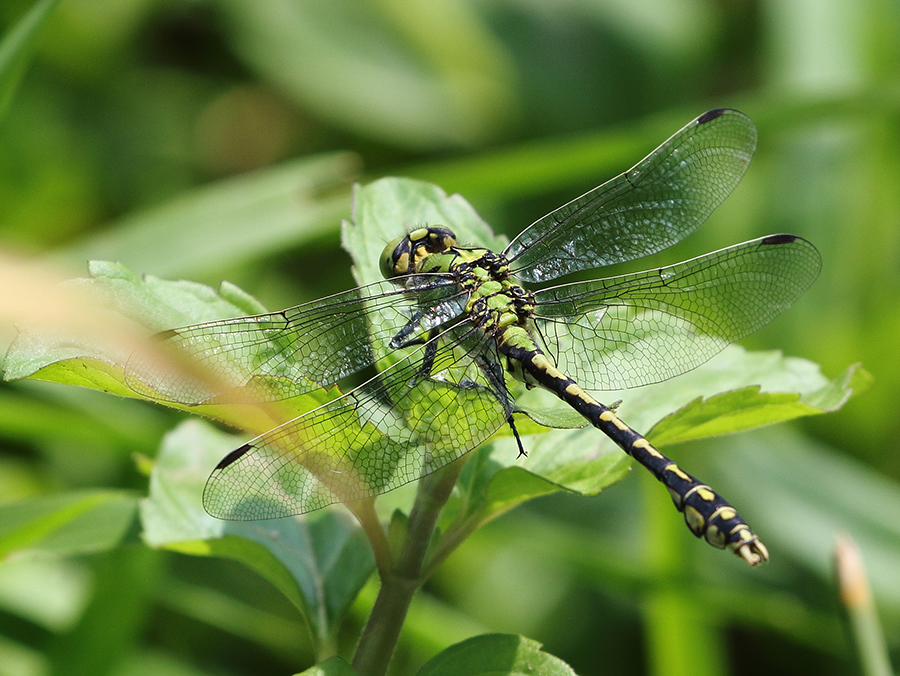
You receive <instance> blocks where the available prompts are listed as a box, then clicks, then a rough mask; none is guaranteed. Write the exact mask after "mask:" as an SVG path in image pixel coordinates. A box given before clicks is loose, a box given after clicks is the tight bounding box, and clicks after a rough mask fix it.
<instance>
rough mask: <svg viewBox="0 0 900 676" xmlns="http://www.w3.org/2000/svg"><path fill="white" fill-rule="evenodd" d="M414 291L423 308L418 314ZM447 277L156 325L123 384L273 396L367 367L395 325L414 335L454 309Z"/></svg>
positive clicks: (170, 391) (201, 397) (189, 396)
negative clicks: (165, 327)
mask: <svg viewBox="0 0 900 676" xmlns="http://www.w3.org/2000/svg"><path fill="white" fill-rule="evenodd" d="M423 293H427V295H428V299H429V303H430V306H429V308H428V310H427V311H425V312H420V311H419V309H418V308H419V307H420V303H421V297H422V294H423ZM459 295H460V294H459V291H458V288H457V286H456V285H455V283H453V282H452V280H450V279H449V278H448V277H445V276H440V275H418V276H412V277H409V278H405V279H404V280H403V285H402V286H401V285H398V284H397V283H393V282H389V281H384V282H378V283H375V284H369V285H366V286H362V287H357V288H355V289H351V290H349V291H344V292H342V293H338V294H335V295H332V296H328V297H326V298H322V299H319V300H316V301H312V302H309V303H304V304H302V305H297V306H295V307H292V308H289V309H287V310H282V311H281V312H272V313H269V314H263V315H255V316H251V317H240V318H236V319H225V320H221V321H215V322H208V323H205V324H196V325H194V326H187V327H184V328H179V329H172V330H169V331H164V332H162V333H160V334H158V335H157V336H156V337H155V341H153V343H154V344H151V345H149V346H148V347H147V348H146V349H142V350H138V351H136V352H135V353H134V354H133V355H132V356H131V358H130V359H129V360H128V363H127V364H126V366H125V377H126V382H127V383H128V385H129V387H131V388H132V389H133V390H134V391H135V392H137V393H138V394H141V395H143V396H146V397H149V398H153V399H160V400H164V401H172V402H179V403H182V404H208V403H223V402H225V403H227V402H235V401H246V400H252V401H257V402H261V401H277V400H281V399H287V398H290V397H294V396H298V395H300V394H304V393H306V392H310V391H312V390H314V389H317V388H319V387H323V386H328V385H331V384H334V383H337V382H339V381H340V380H341V379H342V378H344V377H346V376H348V375H350V374H353V373H356V372H358V371H360V370H362V369H365V368H367V367H368V366H371V365H372V364H373V363H374V362H375V360H376V359H378V358H379V357H381V356H383V355H384V353H385V352H386V351H387V350H386V348H385V346H386V345H387V343H388V342H389V341H390V339H391V338H392V337H393V336H394V335H396V334H397V332H398V331H400V329H401V328H402V327H404V326H407V325H408V324H410V322H413V326H411V327H410V328H411V329H414V332H424V331H427V330H428V329H430V328H433V327H434V326H440V324H441V323H443V322H445V321H448V319H449V318H452V317H454V316H455V315H456V314H458V313H459V311H460V310H461V307H462V305H461V302H460V301H459Z"/></svg>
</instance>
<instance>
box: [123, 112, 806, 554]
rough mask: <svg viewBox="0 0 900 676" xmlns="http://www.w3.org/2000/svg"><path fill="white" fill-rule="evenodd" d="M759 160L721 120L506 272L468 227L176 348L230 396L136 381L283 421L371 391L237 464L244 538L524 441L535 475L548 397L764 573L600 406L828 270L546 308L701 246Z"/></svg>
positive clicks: (743, 132) (777, 270)
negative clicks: (598, 271) (682, 245)
mask: <svg viewBox="0 0 900 676" xmlns="http://www.w3.org/2000/svg"><path fill="white" fill-rule="evenodd" d="M756 142H757V133H756V128H755V126H754V125H753V123H752V122H751V120H750V119H749V118H748V117H746V116H745V115H744V114H742V113H740V112H738V111H736V110H732V109H716V110H711V111H709V112H706V113H704V114H703V115H701V116H699V117H697V118H696V119H694V120H692V121H691V122H690V123H688V124H687V125H686V126H685V127H683V128H682V129H681V130H679V131H678V132H676V133H675V134H674V135H673V136H672V137H671V138H669V139H668V140H667V141H665V142H664V143H663V144H662V145H660V146H659V147H658V148H657V149H656V150H654V151H653V152H652V153H650V154H649V155H648V156H647V157H645V158H644V159H643V160H641V161H640V162H638V163H637V164H636V165H635V166H634V167H632V168H631V169H629V170H628V171H626V172H624V173H622V174H620V175H619V176H616V177H615V178H613V179H611V180H609V181H607V182H606V183H603V184H602V185H600V186H598V187H596V188H594V189H593V190H590V191H589V192H587V193H585V194H584V195H582V196H580V197H578V198H576V199H574V200H572V201H571V202H569V203H567V204H565V205H563V206H561V207H559V208H558V209H556V210H555V211H553V212H551V213H549V214H547V215H546V216H544V217H543V218H540V219H538V220H537V221H535V222H534V223H533V224H532V225H530V226H529V227H528V228H526V229H525V230H524V231H522V232H521V233H520V234H519V235H518V236H517V237H515V238H514V239H513V241H512V242H511V243H510V244H509V245H508V246H507V247H506V248H505V249H504V250H503V251H502V252H500V253H496V252H493V251H490V250H488V249H485V248H480V247H478V246H472V245H466V244H463V243H461V242H459V241H458V240H457V237H456V235H455V234H454V231H453V230H452V227H451V225H447V224H427V225H422V226H420V227H416V228H415V229H413V230H412V231H411V232H407V234H405V235H403V236H401V237H399V238H398V239H397V240H395V241H393V242H391V243H390V244H388V246H387V247H386V248H385V249H384V253H383V254H382V256H381V260H380V265H381V271H382V273H383V275H384V277H385V279H384V280H382V281H380V282H375V283H372V284H367V285H363V286H360V287H357V288H354V289H350V290H348V291H344V292H341V293H337V294H334V295H331V296H328V297H325V298H322V299H319V300H315V301H312V302H308V303H304V304H301V305H297V306H295V307H292V308H289V309H286V310H282V311H279V312H272V313H268V314H260V315H255V316H250V317H240V318H235V319H225V320H220V321H212V322H207V323H203V324H197V325H194V326H188V327H184V328H177V329H172V330H168V331H164V332H163V333H161V334H158V336H157V340H158V341H159V342H161V343H163V344H164V345H165V346H166V347H169V348H171V349H173V350H175V351H176V352H177V353H178V354H179V355H182V356H184V357H185V358H186V359H189V360H190V361H191V363H194V364H196V365H197V367H198V368H202V369H203V370H204V371H206V372H209V373H212V374H214V375H215V376H216V378H215V380H213V381H210V380H202V379H198V378H195V377H192V376H190V375H185V374H184V372H183V371H181V370H176V369H167V368H165V367H162V366H160V365H159V364H158V362H157V361H155V360H153V359H152V358H151V357H149V356H146V355H143V354H141V353H136V354H135V355H134V356H132V358H131V359H130V360H129V362H128V364H127V365H126V367H125V371H126V381H127V382H128V384H129V386H130V387H131V388H132V389H133V390H135V391H136V392H137V393H139V394H142V395H144V396H147V397H152V398H156V399H161V400H164V401H169V402H177V403H181V404H188V405H199V404H210V403H227V402H229V401H235V400H237V399H238V398H243V400H246V399H247V398H250V399H253V400H259V401H280V400H286V399H290V398H292V397H297V396H300V395H303V394H306V393H309V392H312V391H314V390H316V389H319V390H321V388H323V387H326V386H329V385H331V384H337V383H342V382H351V386H350V387H345V388H344V389H345V390H346V391H345V392H342V391H341V390H340V389H338V390H337V393H336V394H335V395H334V397H333V398H332V399H330V400H329V401H327V403H324V404H322V405H319V406H317V407H315V408H313V409H312V410H309V411H307V412H304V413H302V415H299V416H298V417H294V418H292V419H290V420H288V421H286V422H284V423H282V424H280V425H278V426H277V427H274V428H273V429H271V430H269V431H267V432H265V433H264V434H262V435H260V436H257V437H256V438H254V439H252V440H251V441H248V442H247V443H245V444H243V445H241V446H240V447H239V448H237V449H235V450H234V451H232V452H231V453H229V454H228V455H227V456H226V457H225V458H223V459H222V461H221V462H219V464H218V465H217V466H216V467H215V469H214V470H213V472H212V474H211V476H210V478H209V480H208V482H207V484H206V487H205V489H204V494H203V504H204V507H205V509H206V510H207V512H209V514H211V515H212V516H214V517H218V518H221V519H230V520H257V519H272V518H280V517H286V516H292V515H297V514H302V513H305V512H310V511H312V510H316V509H320V508H322V507H325V506H327V505H330V504H333V503H336V502H353V501H356V500H361V499H364V498H371V497H374V496H377V495H379V494H381V493H384V492H387V491H390V490H392V489H395V488H397V487H399V486H401V485H404V484H406V483H408V482H411V481H415V480H417V479H420V478H421V477H423V476H425V475H427V474H429V473H431V472H434V471H436V470H438V469H440V468H442V467H444V466H446V465H448V464H449V463H451V462H453V461H455V460H457V459H458V458H460V457H461V456H463V455H464V454H466V453H468V452H469V451H470V450H472V449H474V448H476V447H477V446H479V445H480V444H481V443H482V442H484V441H486V440H487V439H489V438H490V437H491V436H492V435H494V434H495V432H497V431H498V430H499V429H500V428H502V427H503V426H508V427H509V428H510V429H511V430H512V433H513V435H514V436H515V439H516V441H517V443H518V447H519V453H520V455H524V454H525V450H524V448H523V444H522V440H521V438H520V436H519V434H518V431H517V429H516V423H515V417H514V414H515V413H517V412H519V409H518V408H517V404H516V400H515V396H514V394H513V392H514V391H517V388H518V390H521V389H531V388H543V389H545V390H549V391H550V392H551V393H553V394H554V395H556V397H558V398H559V399H560V400H561V401H562V402H564V403H565V404H566V405H568V406H570V407H571V408H572V409H574V410H575V411H576V412H577V413H578V414H580V415H581V416H582V417H583V418H584V420H585V421H586V424H587V423H589V424H590V425H593V426H594V427H595V428H597V429H598V430H600V431H601V432H602V433H604V434H606V435H607V436H608V437H609V438H610V439H612V441H614V442H615V443H616V444H617V445H618V446H619V447H620V448H621V449H622V450H623V451H624V452H625V453H627V454H628V455H630V456H631V457H632V458H633V459H634V460H636V461H637V462H638V463H639V464H641V465H642V466H643V467H645V468H646V469H647V470H649V471H650V472H651V473H652V474H653V476H655V477H656V478H657V479H658V480H659V481H660V482H661V483H662V484H663V485H664V486H665V487H666V488H667V489H668V491H669V493H670V495H671V497H672V500H673V502H674V505H675V507H676V509H677V510H678V511H679V512H681V513H682V514H683V516H684V519H685V522H686V523H687V526H688V528H689V529H690V531H691V532H692V533H693V534H694V535H696V536H697V537H698V538H704V539H705V540H706V541H707V542H709V543H710V544H712V545H713V546H715V547H717V548H720V549H726V548H727V549H729V550H731V551H733V552H734V553H736V554H737V555H738V556H740V557H741V558H742V559H743V560H745V561H746V562H747V563H748V564H750V565H751V566H752V565H756V564H758V563H760V562H762V561H766V560H768V556H769V555H768V551H767V549H766V547H765V546H764V545H763V544H762V542H761V541H760V539H759V537H758V536H757V535H756V534H755V533H754V532H753V530H752V529H751V528H750V526H749V525H748V524H747V522H746V521H745V520H744V519H743V518H742V517H741V516H740V515H739V514H738V512H737V510H736V509H735V508H734V507H732V506H731V505H730V504H729V503H728V502H727V501H726V500H725V499H724V498H723V497H722V496H720V495H719V494H718V493H717V492H716V491H714V490H713V489H712V488H711V487H710V486H708V485H707V484H705V483H703V482H701V481H700V480H699V479H697V478H695V477H694V476H692V475H690V474H688V473H687V472H686V471H684V470H682V469H681V468H680V467H679V466H678V465H677V464H676V463H675V462H674V461H673V460H671V459H669V458H667V457H666V456H665V455H663V454H662V453H661V452H660V451H659V450H658V449H656V448H655V447H654V446H653V445H652V444H651V443H650V442H649V441H648V440H647V439H646V438H645V437H644V436H642V435H641V434H640V433H638V432H637V431H635V430H634V429H632V428H631V427H629V426H628V425H627V424H626V423H625V422H623V421H622V420H621V419H620V418H619V416H618V415H617V413H616V410H615V408H616V405H615V404H614V405H612V406H607V405H605V404H603V403H601V402H600V401H599V400H598V399H596V398H595V396H594V395H593V394H591V392H594V391H603V390H619V389H625V388H632V387H638V386H641V385H647V384H650V383H657V382H661V381H664V380H667V379H669V378H672V377H675V376H677V375H679V374H682V373H685V372H686V371H689V370H691V369H693V368H695V367H697V366H699V365H700V364H702V363H703V362H705V361H707V360H708V359H710V358H711V357H712V356H714V355H715V354H717V353H718V352H720V351H721V350H722V349H723V348H724V347H725V346H726V345H728V344H729V343H731V342H733V341H736V340H739V339H740V338H743V337H744V336H746V335H748V334H749V333H751V332H753V331H755V330H756V329H758V328H759V327H760V326H762V325H763V324H765V323H767V322H768V321H770V320H771V319H772V318H774V317H775V316H776V315H778V314H779V313H781V312H782V311H783V310H785V309H786V308H787V307H788V306H789V305H791V303H793V302H794V301H795V300H796V299H797V298H799V297H800V296H801V295H802V294H803V293H804V292H805V291H806V289H807V288H808V287H809V286H810V285H811V284H812V283H813V281H814V280H815V278H816V276H817V275H818V273H819V270H820V267H821V259H820V256H819V254H818V252H817V250H816V248H815V247H814V246H813V245H812V244H811V243H810V242H808V241H807V240H805V239H803V238H801V237H798V236H795V235H789V234H775V235H769V236H766V237H761V238H758V239H754V240H750V241H748V242H744V243H741V244H737V245H733V246H730V247H727V248H724V249H721V250H719V251H715V252H712V253H708V254H705V255H702V256H699V257H696V258H693V259H691V260H687V261H684V262H681V263H677V264H675V265H667V266H664V267H658V268H655V269H651V270H647V271H642V272H635V273H629V274H624V275H618V276H613V277H607V278H600V279H592V280H588V281H573V282H568V283H562V284H554V285H550V286H546V283H548V282H552V281H553V280H556V279H557V278H559V277H563V276H566V275H570V274H573V273H577V272H581V271H584V270H591V269H595V268H601V267H604V266H608V265H612V264H616V263H622V262H625V261H631V260H634V259H637V258H640V257H643V256H647V255H649V254H653V253H656V252H658V251H660V250H663V249H665V248H667V247H670V246H672V245H673V244H675V243H676V242H678V241H679V240H681V239H682V238H683V237H685V236H686V235H688V234H689V233H691V232H692V231H693V230H695V229H696V228H697V227H698V226H699V225H701V224H702V223H703V222H704V221H705V220H706V219H707V217H708V216H709V215H710V213H711V212H712V211H713V210H714V209H715V208H716V207H717V206H718V205H719V204H720V203H721V202H722V201H723V200H724V199H725V198H726V197H727V196H728V195H729V194H730V193H731V192H732V190H733V189H734V188H735V186H736V185H737V184H738V182H739V181H740V179H741V177H742V176H743V174H744V172H745V171H746V169H747V166H748V164H749V162H750V160H751V157H752V155H753V153H754V151H755V149H756ZM526 284H528V285H542V286H543V288H540V289H538V290H530V289H529V288H528V287H526V286H525V285H526ZM353 378H355V379H356V382H355V383H354V382H353V380H352V379H353ZM523 384H524V388H523V387H522V385H523ZM331 392H334V390H331Z"/></svg>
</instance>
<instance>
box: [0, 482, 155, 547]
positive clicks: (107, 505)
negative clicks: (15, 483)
mask: <svg viewBox="0 0 900 676" xmlns="http://www.w3.org/2000/svg"><path fill="white" fill-rule="evenodd" d="M137 506H138V502H137V497H136V496H134V495H132V494H130V493H126V492H124V491H109V490H96V491H79V492H72V493H63V494H60V495H53V496H46V497H39V498H31V499H28V500H22V501H21V502H15V503H11V504H7V505H3V506H0V558H2V557H5V556H7V555H8V554H10V553H12V552H16V551H21V550H26V549H37V550H42V551H51V552H56V553H59V554H85V553H90V552H99V551H107V550H112V549H116V548H118V547H120V546H122V545H123V544H124V543H126V542H131V541H135V540H136V539H135V537H134V530H135V526H136V518H137Z"/></svg>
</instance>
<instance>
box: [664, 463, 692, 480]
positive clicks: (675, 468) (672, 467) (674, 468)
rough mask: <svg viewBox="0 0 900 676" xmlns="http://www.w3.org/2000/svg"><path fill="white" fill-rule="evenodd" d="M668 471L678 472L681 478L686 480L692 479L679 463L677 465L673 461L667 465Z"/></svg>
mask: <svg viewBox="0 0 900 676" xmlns="http://www.w3.org/2000/svg"><path fill="white" fill-rule="evenodd" d="M666 471H667V472H671V473H672V474H677V475H678V476H679V477H680V478H682V479H684V480H685V481H690V480H691V477H690V476H688V475H687V474H685V473H684V470H682V469H681V468H680V467H679V466H678V465H676V464H675V463H674V462H673V463H672V464H671V465H669V466H668V467H666Z"/></svg>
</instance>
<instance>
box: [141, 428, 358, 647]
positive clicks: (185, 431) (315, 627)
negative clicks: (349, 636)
mask: <svg viewBox="0 0 900 676" xmlns="http://www.w3.org/2000/svg"><path fill="white" fill-rule="evenodd" d="M241 443H242V440H241V439H239V438H238V437H234V436H232V435H228V434H224V433H222V432H219V431H217V430H215V429H213V428H212V427H210V426H209V425H207V424H205V423H203V422H201V421H198V420H191V421H187V422H185V423H183V424H182V425H180V426H179V427H178V428H177V429H176V430H175V431H173V432H171V433H170V434H169V435H167V436H166V438H165V441H164V443H163V447H162V449H161V451H160V454H159V457H158V459H157V462H156V465H155V467H154V469H153V472H152V474H151V477H150V495H149V497H148V498H147V499H145V500H143V501H142V503H141V520H142V523H143V526H144V534H143V537H144V540H145V542H146V543H147V544H148V545H150V546H152V547H164V548H167V549H172V550H175V551H179V552H182V553H185V554H191V555H195V556H224V557H227V558H231V559H235V560H237V561H240V562H242V563H244V564H245V565H247V566H248V567H250V568H252V569H253V570H255V571H256V572H257V573H259V574H260V575H262V576H263V577H264V578H265V579H267V580H268V581H269V582H271V583H272V584H273V585H274V586H275V587H276V588H277V589H278V590H279V591H281V593H283V594H284V595H285V596H286V597H287V598H288V599H289V600H290V601H291V602H292V603H293V604H294V605H296V606H297V607H298V608H299V609H300V610H301V612H303V614H304V617H305V618H306V620H307V622H308V623H309V625H310V628H311V630H312V634H313V636H314V639H315V640H316V641H317V643H318V645H319V646H320V647H321V646H322V645H323V644H325V643H327V642H329V641H331V640H332V639H333V634H334V632H335V631H336V629H337V627H338V626H339V624H340V622H341V620H342V619H343V617H344V615H345V614H346V612H347V610H348V608H349V606H350V604H351V603H352V602H353V599H355V598H356V595H357V594H358V593H359V590H360V589H361V588H362V586H363V585H364V584H365V582H366V580H367V579H368V578H369V576H370V575H371V573H372V571H373V570H374V561H373V559H372V554H371V550H370V548H369V546H368V543H367V541H366V539H365V537H364V535H363V533H362V530H361V528H360V527H359V526H358V525H357V524H356V522H355V520H354V519H353V518H352V517H351V516H350V515H349V514H348V513H347V512H346V511H344V510H338V509H331V510H320V511H318V512H313V513H312V514H307V515H305V516H302V517H296V518H290V519H275V520H272V521H250V522H227V521H220V520H218V519H214V518H213V517H211V516H209V515H208V514H206V512H204V511H203V508H202V493H203V486H204V484H205V482H206V479H207V476H208V475H209V472H210V471H211V470H212V468H213V467H214V466H215V465H216V463H217V462H218V461H219V460H221V458H222V457H224V456H225V455H226V454H227V453H228V452H229V451H231V450H232V449H234V448H236V447H237V446H239V445H240V444H241Z"/></svg>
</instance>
